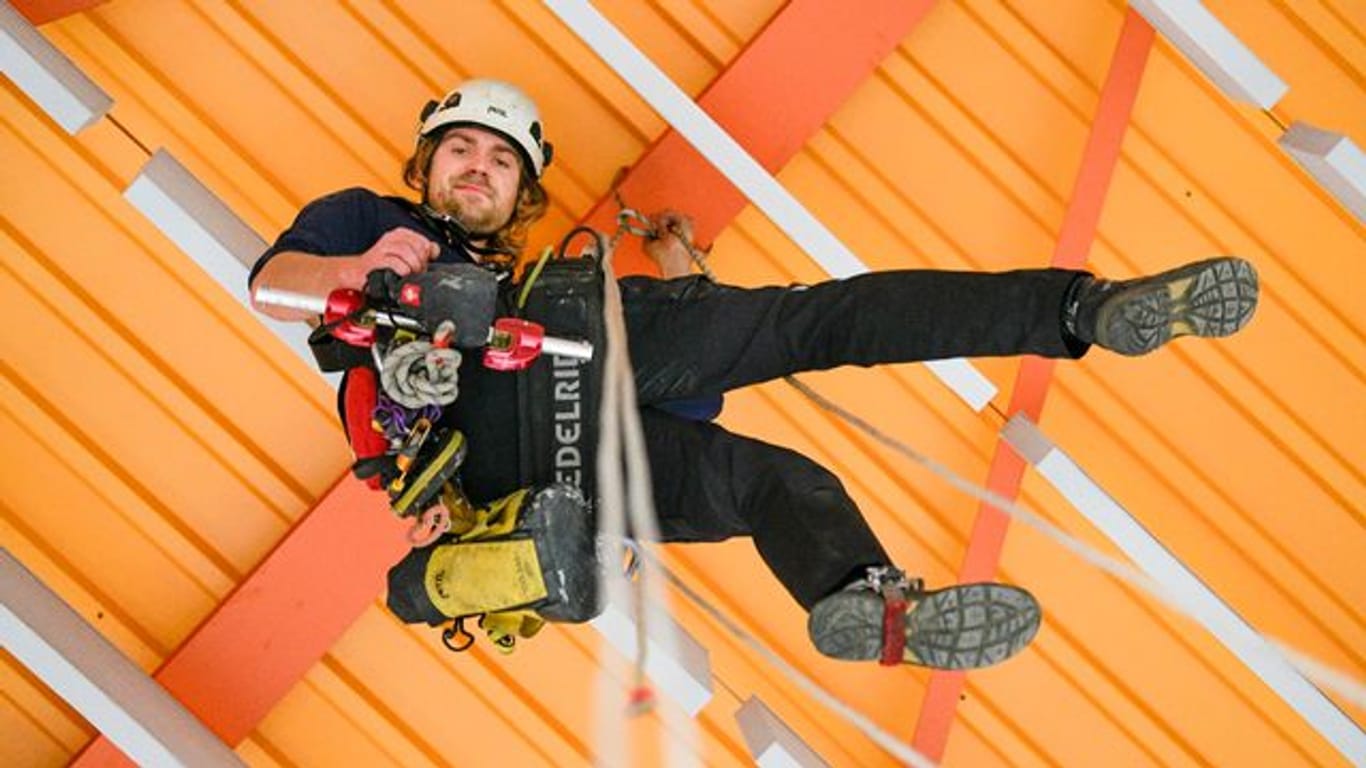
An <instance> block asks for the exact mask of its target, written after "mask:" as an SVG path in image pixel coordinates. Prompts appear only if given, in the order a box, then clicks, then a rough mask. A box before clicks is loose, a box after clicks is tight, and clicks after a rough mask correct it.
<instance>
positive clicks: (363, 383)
mask: <svg viewBox="0 0 1366 768" xmlns="http://www.w3.org/2000/svg"><path fill="white" fill-rule="evenodd" d="M378 400H379V387H378V385H377V382H376V380H375V372H374V371H373V370H372V369H370V368H367V367H364V366H358V367H356V368H352V369H351V370H350V372H349V374H348V375H347V377H346V393H345V394H344V395H343V400H342V401H343V403H344V409H345V412H346V438H347V440H348V441H350V443H351V450H352V452H353V453H355V454H356V458H357V459H368V458H372V457H374V456H383V455H384V452H385V451H387V450H388V449H389V443H388V441H386V440H385V439H384V435H381V434H380V433H378V432H376V431H375V428H374V427H373V426H371V424H370V421H371V419H372V418H373V416H372V414H373V412H374V410H375V403H376V402H378ZM365 482H366V484H367V485H369V486H370V487H371V488H372V489H374V490H379V488H380V479H379V476H378V475H376V476H374V477H371V478H369V479H368V480H366V481H365Z"/></svg>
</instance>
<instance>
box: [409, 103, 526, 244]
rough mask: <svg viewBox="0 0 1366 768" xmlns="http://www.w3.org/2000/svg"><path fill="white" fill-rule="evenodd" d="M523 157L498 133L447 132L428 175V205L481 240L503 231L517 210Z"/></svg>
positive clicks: (472, 129) (462, 128)
mask: <svg viewBox="0 0 1366 768" xmlns="http://www.w3.org/2000/svg"><path fill="white" fill-rule="evenodd" d="M521 175H522V162H521V157H519V156H518V154H517V151H516V150H514V149H513V148H512V145H510V144H509V143H508V142H507V141H506V140H505V139H503V138H502V137H501V136H499V135H498V134H495V133H491V132H489V131H485V130H482V129H480V128H475V127H469V126H458V127H456V128H452V129H450V130H449V131H447V132H446V135H445V136H443V137H442V139H441V143H440V144H438V145H437V148H436V151H435V152H434V153H433V154H432V162H431V167H430V169H429V170H428V172H427V203H428V204H429V205H431V206H432V208H434V209H436V211H437V212H439V213H444V214H447V215H449V216H451V217H452V218H454V219H455V220H456V221H458V222H460V224H461V226H463V227H464V228H465V230H466V231H467V232H469V233H470V235H471V236H474V237H475V238H476V239H478V238H480V237H483V238H487V237H488V236H489V235H492V234H493V233H495V232H497V231H498V230H500V229H502V228H503V227H504V226H505V225H506V224H507V223H508V221H509V220H510V219H511V218H512V213H513V210H515V209H516V207H517V192H518V188H519V186H520V181H521Z"/></svg>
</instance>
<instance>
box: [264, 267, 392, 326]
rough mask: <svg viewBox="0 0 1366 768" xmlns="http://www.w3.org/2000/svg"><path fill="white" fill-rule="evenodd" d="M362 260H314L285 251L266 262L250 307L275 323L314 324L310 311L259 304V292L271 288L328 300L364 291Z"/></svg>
mask: <svg viewBox="0 0 1366 768" xmlns="http://www.w3.org/2000/svg"><path fill="white" fill-rule="evenodd" d="M364 284H365V274H364V272H362V271H361V257H360V256H314V255H313V254H309V253H303V252H301V251H282V252H280V253H277V254H276V255H275V256H274V257H273V258H271V260H270V261H268V262H266V265H265V266H264V267H261V271H260V272H258V273H257V274H256V279H255V280H253V281H252V283H251V292H252V301H251V305H252V308H254V309H255V310H256V311H257V312H260V313H261V314H263V315H266V316H267V317H273V318H275V319H276V320H312V319H313V318H314V317H315V315H313V314H312V313H311V312H308V311H307V310H302V309H288V308H285V307H277V306H272V305H268V304H261V303H259V302H257V301H256V291H257V290H258V289H260V288H263V287H265V288H272V289H275V290H279V291H290V292H293V293H301V294H304V295H307V296H319V297H325V296H327V295H328V294H330V293H331V292H332V291H334V290H336V289H338V288H354V289H360V288H362V287H364Z"/></svg>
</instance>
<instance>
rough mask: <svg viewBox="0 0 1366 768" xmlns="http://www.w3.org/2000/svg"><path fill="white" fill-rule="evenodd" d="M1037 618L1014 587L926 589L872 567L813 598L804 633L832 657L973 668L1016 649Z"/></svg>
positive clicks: (1034, 606) (1034, 629)
mask: <svg viewBox="0 0 1366 768" xmlns="http://www.w3.org/2000/svg"><path fill="white" fill-rule="evenodd" d="M1041 617H1042V613H1041V611H1040V610H1039V604H1038V603H1037V602H1036V601H1035V600H1034V597H1033V596H1032V595H1030V594H1029V593H1028V592H1026V591H1024V590H1023V589H1019V588H1018V587H1011V586H1007V585H1005V584H963V585H958V586H953V587H948V588H946V589H939V590H934V591H930V592H926V591H925V590H924V587H923V584H922V583H921V582H920V580H919V579H915V580H909V581H908V580H907V579H906V577H905V576H904V575H903V574H902V573H901V572H900V571H897V570H896V569H895V568H890V567H878V568H869V569H868V575H867V576H866V577H864V578H863V579H860V580H858V581H856V582H854V583H853V584H850V585H849V586H847V587H845V588H844V589H842V590H840V591H839V592H836V593H834V594H832V595H830V596H829V597H826V598H824V599H823V600H821V601H820V602H819V603H816V605H815V607H814V608H812V609H811V616H810V618H809V619H808V620H807V631H808V632H809V633H810V635H811V641H812V642H813V643H814V644H815V646H816V649H817V650H819V651H820V652H821V653H823V654H825V655H826V656H830V657H832V658H836V659H845V660H849V661H870V660H874V659H877V660H880V661H881V663H883V664H885V665H886V664H897V663H904V664H916V665H919V666H923V667H933V668H935V669H977V668H979V667H987V666H991V665H993V664H999V663H1000V662H1002V661H1005V660H1006V659H1008V658H1010V657H1011V656H1013V655H1015V654H1016V653H1019V652H1020V650H1022V649H1023V648H1024V647H1025V646H1026V645H1028V644H1029V641H1030V640H1033V639H1034V635H1035V634H1037V633H1038V631H1039V622H1040V620H1041ZM897 646H902V647H900V648H898V647H897Z"/></svg>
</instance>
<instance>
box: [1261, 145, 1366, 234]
mask: <svg viewBox="0 0 1366 768" xmlns="http://www.w3.org/2000/svg"><path fill="white" fill-rule="evenodd" d="M1277 143H1279V144H1280V145H1281V148H1282V149H1284V150H1285V151H1286V152H1289V153H1290V156H1291V157H1293V158H1295V161H1296V162H1298V163H1299V164H1300V165H1302V166H1304V169H1305V170H1306V171H1309V175H1310V176H1313V177H1314V179H1315V180H1316V181H1318V183H1319V184H1321V185H1323V188H1324V189H1326V190H1328V193H1329V194H1331V195H1332V196H1333V197H1335V198H1337V199H1338V202H1340V203H1342V205H1343V207H1344V208H1346V209H1347V210H1348V211H1351V213H1352V215H1353V216H1356V217H1357V221H1362V222H1366V155H1363V154H1362V152H1361V148H1360V147H1358V146H1357V145H1356V143H1355V142H1353V141H1352V139H1351V138H1350V137H1347V136H1344V135H1342V134H1340V133H1333V132H1331V131H1325V130H1322V129H1320V128H1315V127H1314V126H1312V125H1309V124H1308V123H1302V122H1298V121H1297V122H1294V123H1292V124H1291V125H1290V130H1288V131H1286V132H1285V134H1284V135H1282V136H1281V138H1280V139H1278V140H1277Z"/></svg>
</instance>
